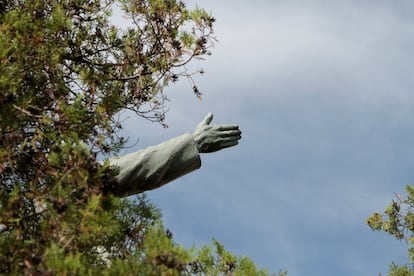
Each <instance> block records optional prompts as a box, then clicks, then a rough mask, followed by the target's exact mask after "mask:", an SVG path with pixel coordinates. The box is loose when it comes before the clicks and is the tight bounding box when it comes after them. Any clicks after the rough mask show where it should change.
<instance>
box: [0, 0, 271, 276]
mask: <svg viewBox="0 0 414 276" xmlns="http://www.w3.org/2000/svg"><path fill="white" fill-rule="evenodd" d="M114 4H115V1H113V0H105V1H102V0H72V1H69V0H57V1H55V0H53V1H52V0H31V1H26V0H15V1H0V106H1V108H0V161H1V162H0V274H12V275H13V274H18V275H21V274H27V275H97V274H99V275H101V274H103V275H191V274H194V275H266V274H267V273H266V272H265V271H262V270H257V268H256V266H255V264H254V263H253V262H252V261H250V260H249V259H248V258H245V257H243V258H239V257H235V256H233V255H232V254H230V253H229V252H227V251H225V250H224V248H223V247H222V246H221V245H220V244H219V243H218V242H216V241H214V250H213V249H212V248H210V247H203V248H201V249H200V250H196V249H194V248H190V249H185V248H183V247H182V246H180V245H177V244H176V243H175V242H174V241H173V240H172V234H171V233H170V232H169V231H166V230H165V229H164V228H163V226H162V222H161V215H160V211H159V210H158V209H157V208H156V207H155V206H153V205H152V204H150V203H149V202H148V200H147V199H146V197H145V195H141V196H138V197H137V198H136V199H135V200H128V199H119V198H117V197H114V196H113V195H112V194H111V191H113V187H114V185H115V184H116V182H115V178H114V176H115V175H116V169H115V168H111V167H109V164H108V162H103V163H100V162H98V160H97V156H98V155H100V154H101V155H103V156H106V155H109V154H114V153H116V152H117V150H118V149H119V148H120V147H121V146H122V145H123V143H124V142H125V140H124V138H122V137H119V136H118V134H119V130H120V129H121V127H122V125H121V124H120V122H119V121H118V120H117V114H118V113H119V112H120V111H121V110H124V109H130V110H132V111H134V112H135V113H136V114H137V115H138V116H141V117H144V118H147V119H150V120H153V121H156V122H160V123H161V124H163V119H164V111H163V110H164V105H163V104H164V100H165V95H164V94H163V89H164V87H166V86H168V85H169V84H171V83H172V82H175V81H177V80H178V79H179V78H189V79H190V81H193V80H192V76H193V74H194V73H201V71H200V72H189V71H187V68H186V64H188V63H189V62H190V61H192V60H194V59H197V58H198V59H201V58H203V57H204V56H206V55H208V54H209V49H210V48H211V47H212V46H213V42H214V37H213V29H212V27H213V23H214V18H213V17H212V16H211V15H210V14H208V13H207V12H205V11H204V10H202V9H200V8H196V9H195V10H190V9H188V8H186V6H185V4H184V3H183V2H182V1H176V0H138V1H135V0H134V1H132V0H120V1H118V4H119V5H120V7H121V8H122V10H123V12H124V16H126V18H128V20H129V22H130V23H131V27H129V28H126V29H120V28H118V27H117V26H116V25H114V24H113V23H112V22H111V20H110V16H111V10H112V7H113V5H114ZM193 90H194V93H195V94H196V96H198V97H200V95H201V93H200V92H199V90H198V88H197V86H196V85H194V86H193Z"/></svg>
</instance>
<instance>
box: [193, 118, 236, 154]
mask: <svg viewBox="0 0 414 276" xmlns="http://www.w3.org/2000/svg"><path fill="white" fill-rule="evenodd" d="M212 120H213V114H212V113H208V114H207V116H206V117H205V118H204V120H203V121H201V122H200V123H199V124H198V125H197V127H196V130H195V131H194V134H193V136H194V141H195V142H196V144H197V148H198V151H199V152H200V153H210V152H215V151H219V150H221V149H224V148H228V147H232V146H235V145H237V144H238V143H239V142H238V141H239V140H240V138H241V131H240V130H239V127H238V126H237V125H210V123H211V121H212Z"/></svg>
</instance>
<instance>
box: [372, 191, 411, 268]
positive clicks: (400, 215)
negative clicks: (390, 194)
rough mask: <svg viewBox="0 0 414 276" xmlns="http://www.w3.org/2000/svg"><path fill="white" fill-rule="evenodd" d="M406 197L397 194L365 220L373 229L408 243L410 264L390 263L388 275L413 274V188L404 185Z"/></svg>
mask: <svg viewBox="0 0 414 276" xmlns="http://www.w3.org/2000/svg"><path fill="white" fill-rule="evenodd" d="M406 191H407V197H406V198H404V197H403V196H402V195H397V199H396V200H393V201H392V202H391V204H390V205H388V206H387V207H386V208H385V210H384V212H383V213H382V214H380V213H378V212H375V213H373V214H372V215H371V217H369V218H368V219H367V221H366V223H367V224H368V226H369V227H371V229H372V230H375V231H384V232H386V233H388V234H390V235H391V236H394V237H395V238H396V239H398V240H402V239H405V240H406V241H407V242H408V243H409V244H410V248H409V249H408V256H409V258H410V261H411V265H410V266H408V265H406V266H398V265H396V264H394V263H393V264H391V266H390V272H389V275H414V270H413V267H412V265H413V263H414V188H413V187H412V186H411V185H407V186H406Z"/></svg>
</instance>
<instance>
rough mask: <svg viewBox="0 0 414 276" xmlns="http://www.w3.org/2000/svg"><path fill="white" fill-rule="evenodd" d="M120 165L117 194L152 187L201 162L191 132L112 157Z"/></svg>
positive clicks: (130, 193)
mask: <svg viewBox="0 0 414 276" xmlns="http://www.w3.org/2000/svg"><path fill="white" fill-rule="evenodd" d="M109 162H110V164H111V165H113V166H117V167H118V168H119V174H118V175H117V177H116V178H117V182H118V185H117V187H114V188H115V189H114V191H113V193H114V194H115V195H117V196H129V195H133V194H137V193H141V192H144V191H147V190H152V189H155V188H158V187H161V186H162V185H164V184H166V183H168V182H170V181H173V180H174V179H176V178H178V177H180V176H183V175H185V174H187V173H189V172H192V171H194V170H196V169H198V168H200V166H201V160H200V155H199V152H198V150H197V146H196V144H195V142H194V139H193V136H192V135H191V134H184V135H181V136H179V137H176V138H174V139H171V140H169V141H167V142H164V143H162V144H159V145H157V146H152V147H149V148H147V149H144V150H141V151H137V152H134V153H131V154H128V155H125V156H121V157H118V158H112V159H110V160H109Z"/></svg>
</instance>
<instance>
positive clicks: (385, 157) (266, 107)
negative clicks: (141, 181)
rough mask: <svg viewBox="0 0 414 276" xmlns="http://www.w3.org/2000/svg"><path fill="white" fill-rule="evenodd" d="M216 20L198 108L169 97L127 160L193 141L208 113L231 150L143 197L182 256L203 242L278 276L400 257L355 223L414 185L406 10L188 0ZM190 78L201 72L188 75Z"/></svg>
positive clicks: (374, 267)
mask: <svg viewBox="0 0 414 276" xmlns="http://www.w3.org/2000/svg"><path fill="white" fill-rule="evenodd" d="M186 3H188V4H189V6H194V5H195V4H196V3H197V4H198V5H199V6H201V7H203V8H205V9H206V10H208V11H211V12H212V13H213V15H214V17H215V18H216V19H217V23H216V27H215V33H216V35H217V37H218V40H219V42H218V43H217V44H216V47H215V49H214V50H213V55H212V56H211V57H209V58H207V59H206V60H205V61H204V62H203V63H202V64H199V65H200V67H203V68H204V69H205V71H206V74H205V76H204V77H202V78H197V79H196V81H197V83H198V85H199V87H200V88H201V90H202V91H203V92H204V97H203V100H202V101H200V100H198V99H197V98H196V97H195V96H194V94H193V93H192V91H191V85H190V84H189V83H188V82H186V81H183V82H181V83H179V84H177V85H175V86H171V87H170V88H168V89H167V90H166V93H167V95H168V96H169V97H170V99H171V102H169V103H168V107H169V109H170V111H169V112H168V114H167V123H168V124H169V128H168V129H163V128H162V127H161V126H159V125H157V124H153V123H149V122H146V121H143V120H142V119H135V118H134V117H133V116H130V119H128V120H127V121H125V135H127V136H129V137H131V141H135V140H136V139H139V141H138V143H137V144H136V146H134V147H133V148H131V149H128V151H125V152H132V151H134V150H138V149H140V148H144V147H146V146H149V145H152V144H157V143H159V142H162V141H165V140H166V139H169V138H173V137H175V136H177V135H179V134H182V133H184V132H192V131H193V129H194V128H195V126H196V124H197V123H198V122H199V121H200V120H202V119H203V117H204V116H205V115H206V114H207V112H209V111H211V112H213V113H214V115H215V118H214V120H213V123H237V124H239V125H240V128H241V130H242V131H243V138H242V141H241V143H240V145H239V146H237V147H235V148H231V149H227V150H224V151H221V152H219V153H215V154H211V155H203V156H202V162H203V165H202V168H201V169H200V170H198V171H196V172H193V173H192V174H189V175H187V176H185V177H183V178H181V179H179V180H176V181H174V182H173V183H170V184H169V185H166V186H164V187H162V188H160V189H159V190H156V191H152V192H149V193H148V196H149V198H150V199H151V200H152V201H153V202H154V203H155V204H156V205H158V206H159V207H160V208H161V209H162V211H163V216H164V222H165V224H166V227H167V228H169V229H171V231H172V232H173V233H174V234H175V239H176V240H177V241H178V242H181V243H184V244H185V245H187V246H191V245H197V246H202V245H204V244H209V243H211V238H212V237H214V238H216V239H218V240H219V241H220V242H222V243H223V244H224V246H225V247H226V248H227V249H228V250H230V251H232V252H233V253H235V254H237V255H248V256H250V257H251V258H252V259H253V260H254V261H255V262H256V263H257V264H258V265H259V266H260V267H263V268H268V269H269V271H275V272H277V271H279V269H287V270H288V272H289V275H293V276H295V275H298V276H300V275H308V276H310V275H315V276H320V275H339V276H341V275H343V276H349V275H378V273H379V272H381V273H383V274H386V273H387V271H388V266H389V264H390V263H391V262H392V261H396V262H399V263H406V262H408V258H407V257H406V256H407V244H406V243H405V242H399V241H397V240H395V239H394V238H392V237H391V236H388V235H386V234H384V233H381V232H372V231H371V230H370V229H369V227H368V226H366V225H365V219H366V218H367V217H369V215H370V214H371V213H373V212H374V211H382V210H383V209H384V208H385V206H386V205H388V204H389V203H390V202H391V200H392V199H394V198H395V193H402V194H404V187H405V185H406V184H408V183H414V181H413V176H414V175H413V174H414V93H413V90H414V78H413V76H412V75H413V72H414V68H413V67H414V53H413V51H414V50H413V49H414V2H413V1H411V0H410V1H403V0H394V1H385V0H376V1H364V0H360V1H352V0H342V1H339V0H337V1H336V0H330V1H322V0H320V1H318V0H302V1H299V0H279V1H277V0H274V1H270V0H267V1H266V0H258V1H240V0H239V1H233V0H228V1H220V0H192V1H186ZM197 66H198V64H197Z"/></svg>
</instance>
